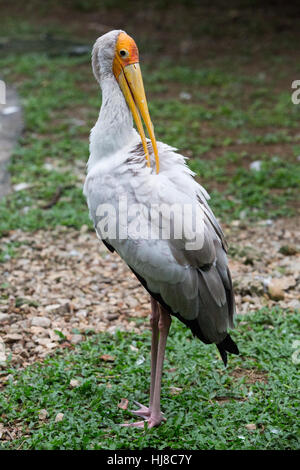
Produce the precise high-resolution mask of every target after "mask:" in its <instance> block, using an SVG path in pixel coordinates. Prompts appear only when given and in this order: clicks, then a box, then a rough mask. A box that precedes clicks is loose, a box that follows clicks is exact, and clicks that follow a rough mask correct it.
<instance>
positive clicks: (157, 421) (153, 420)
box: [121, 413, 166, 429]
mask: <svg viewBox="0 0 300 470" xmlns="http://www.w3.org/2000/svg"><path fill="white" fill-rule="evenodd" d="M164 421H166V418H165V417H164V416H163V414H162V413H160V415H158V416H154V415H153V414H152V415H151V416H149V418H145V421H136V422H135V423H124V424H121V426H123V427H134V428H143V429H144V428H145V423H147V424H148V428H149V429H151V428H154V427H156V426H160V425H161V423H163V422H164Z"/></svg>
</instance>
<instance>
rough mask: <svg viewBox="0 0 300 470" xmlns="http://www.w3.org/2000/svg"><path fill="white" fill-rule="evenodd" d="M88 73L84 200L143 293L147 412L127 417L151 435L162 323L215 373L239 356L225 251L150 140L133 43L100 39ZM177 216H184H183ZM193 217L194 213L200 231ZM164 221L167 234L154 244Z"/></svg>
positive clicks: (176, 171)
mask: <svg viewBox="0 0 300 470" xmlns="http://www.w3.org/2000/svg"><path fill="white" fill-rule="evenodd" d="M92 67H93V72H94V75H95V77H96V79H97V81H98V82H99V84H100V87H101V89H102V106H101V109H100V113H99V117H98V120H97V122H96V124H95V126H94V127H93V129H92V130H91V135H90V157H89V160H88V174H87V177H86V181H85V185H84V194H85V196H86V198H87V202H88V206H89V211H90V216H91V218H92V220H93V221H94V224H95V229H96V232H97V235H98V236H99V238H100V239H102V240H103V242H104V243H105V245H106V247H107V248H108V249H109V250H110V251H112V252H113V251H116V252H117V253H118V254H119V255H120V257H121V258H122V259H123V260H124V261H125V262H126V263H127V265H128V266H129V268H130V269H131V270H132V271H133V273H134V274H135V275H136V277H137V278H138V280H139V281H140V282H141V284H142V285H143V286H144V287H145V289H146V290H147V291H148V292H149V294H150V299H151V317H150V324H151V329H152V342H151V386H150V404H149V407H146V406H144V405H140V404H138V406H140V408H139V409H138V410H136V411H133V413H135V414H136V415H138V416H141V417H142V418H143V420H146V421H147V422H148V427H149V428H151V427H153V426H158V425H160V424H161V423H162V422H163V421H165V418H164V416H163V413H162V412H161V409H160V394H161V376H162V369H163V361H164V354H165V347H166V341H167V336H168V332H169V328H170V324H171V316H173V315H174V316H175V317H177V318H178V319H179V320H181V321H182V322H183V323H184V324H185V325H186V326H187V327H189V328H190V329H191V330H192V332H193V334H194V335H195V336H197V337H198V338H199V339H200V340H201V341H203V342H204V343H207V344H209V343H215V344H216V345H217V347H218V349H219V351H220V353H221V357H222V359H223V362H224V363H225V365H226V363H227V352H230V353H233V354H238V352H239V351H238V348H237V346H236V344H235V343H234V342H233V340H232V339H231V337H230V335H229V334H228V332H227V330H228V328H229V327H233V316H234V313H235V302H234V294H233V288H232V282H231V276H230V272H229V269H228V264H227V257H226V249H227V246H226V241H225V239H224V235H223V233H222V230H221V228H220V225H219V223H218V222H217V220H216V218H215V216H214V215H213V213H212V211H211V209H210V207H209V205H208V203H207V200H208V199H209V196H208V194H207V192H206V191H205V189H204V188H203V187H202V186H200V185H199V184H198V183H197V182H196V181H195V179H194V178H193V176H194V174H193V172H192V171H191V170H190V169H189V167H188V166H187V165H186V163H185V157H183V156H182V155H180V154H178V153H177V152H176V149H174V148H172V147H170V146H169V145H166V144H163V143H161V142H157V141H156V139H155V135H154V130H153V126H152V123H151V121H150V115H149V111H148V106H147V100H146V96H145V92H144V86H143V80H142V74H141V70H140V66H139V55H138V48H137V46H136V44H135V42H134V40H133V39H132V38H131V37H130V36H128V35H127V34H126V33H125V32H124V31H121V30H114V31H110V32H109V33H107V34H104V35H103V36H101V37H100V38H98V39H97V41H96V43H95V45H94V47H93V52H92ZM132 117H133V118H134V121H135V124H136V127H137V129H138V132H137V131H136V130H135V129H134V127H133V119H132ZM142 120H143V121H144V124H145V126H146V128H147V131H148V134H149V137H150V140H149V139H147V138H146V137H145V133H144V128H143V124H142ZM162 207H163V208H166V207H171V209H172V210H171V211H169V212H168V210H165V211H164V209H162ZM185 207H190V211H188V213H189V214H190V215H191V217H185V218H184V217H183V215H182V214H183V213H184V210H183V209H184V208H185ZM132 208H134V209H132ZM137 208H138V209H137ZM166 213H167V216H166ZM153 214H155V216H154V215H153ZM195 214H196V215H197V214H198V215H199V214H200V219H201V220H200V225H198V222H197V221H196V222H195ZM198 215H197V217H198ZM137 220H138V222H137ZM166 220H167V221H168V223H169V225H170V227H171V228H170V229H169V232H168V231H167V233H168V236H163V235H162V232H163V229H164V228H165V222H166ZM177 221H180V222H181V224H182V225H180V227H181V230H179V232H178V231H176V230H177V228H176V229H175V226H176V223H177ZM111 222H112V223H111ZM153 226H154V228H155V229H157V230H153ZM176 227H177V226H176ZM195 227H196V228H195ZM129 228H130V230H129ZM200 232H201V233H200ZM153 233H154V235H155V236H153ZM164 233H165V232H164ZM178 233H180V236H178ZM157 234H158V236H157ZM192 235H193V236H194V238H193V236H192ZM192 239H193V241H192V242H191V240H192ZM195 240H196V242H195ZM193 243H195V244H194V245H193ZM136 403H137V402H136ZM144 423H145V421H138V422H135V423H130V424H127V425H130V426H137V427H143V426H144Z"/></svg>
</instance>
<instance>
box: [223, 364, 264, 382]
mask: <svg viewBox="0 0 300 470" xmlns="http://www.w3.org/2000/svg"><path fill="white" fill-rule="evenodd" d="M229 374H230V375H232V376H233V377H235V378H236V379H242V378H244V377H245V382H246V384H254V383H256V382H263V383H268V374H267V373H266V372H264V371H259V370H257V369H243V368H240V367H237V368H236V369H234V370H233V371H232V372H230V373H229Z"/></svg>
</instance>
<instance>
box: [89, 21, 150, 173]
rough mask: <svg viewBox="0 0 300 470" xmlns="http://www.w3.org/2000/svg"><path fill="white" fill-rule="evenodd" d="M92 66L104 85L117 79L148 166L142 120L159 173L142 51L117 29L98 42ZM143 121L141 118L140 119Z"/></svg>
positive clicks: (147, 153) (94, 49)
mask: <svg viewBox="0 0 300 470" xmlns="http://www.w3.org/2000/svg"><path fill="white" fill-rule="evenodd" d="M92 66H93V72H94V75H95V77H96V79H97V80H98V81H99V83H100V84H101V82H102V80H104V79H105V77H111V76H114V77H115V79H116V80H117V82H118V83H119V86H120V88H121V90H122V93H123V95H124V97H125V99H126V102H127V104H128V107H129V109H130V111H131V113H132V116H133V118H134V121H135V123H136V126H137V129H138V131H139V134H140V136H141V139H142V143H143V148H144V152H145V157H146V160H147V165H148V166H150V157H149V152H148V148H147V141H146V137H145V132H144V127H143V124H142V119H143V121H144V123H145V126H146V128H147V131H148V134H149V137H150V139H151V143H152V147H153V152H154V155H155V161H156V172H157V173H158V172H159V157H158V150H157V143H156V139H155V135H154V130H153V125H152V122H151V119H150V114H149V110H148V105H147V99H146V95H145V90H144V84H143V78H142V73H141V69H140V64H139V51H138V48H137V45H136V43H135V41H134V40H133V39H132V38H131V37H130V36H128V34H126V33H125V32H124V31H121V30H114V31H110V32H109V33H106V34H104V35H103V36H101V37H100V38H98V39H97V41H96V43H95V45H94V47H93V52H92ZM141 118H142V119H141Z"/></svg>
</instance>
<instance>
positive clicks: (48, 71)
mask: <svg viewBox="0 0 300 470" xmlns="http://www.w3.org/2000/svg"><path fill="white" fill-rule="evenodd" d="M174 2H175V0H173V2H172V8H171V3H170V1H169V0H164V1H163V0H155V1H154V2H152V3H153V5H152V4H151V5H149V6H147V7H141V5H140V2H139V4H137V3H136V2H127V1H126V0H122V2H120V1H119V0H105V1H104V2H102V3H103V6H102V7H101V8H100V9H99V7H98V2H94V0H89V1H86V0H85V1H81V0H76V1H71V0H70V1H69V2H64V4H62V3H61V2H60V3H59V2H57V1H55V0H50V1H49V2H45V3H43V4H42V3H41V2H37V1H36V0H29V1H28V2H26V5H25V4H23V3H22V5H21V7H20V2H18V0H17V1H16V2H14V4H10V5H9V4H8V3H7V5H4V6H3V9H2V10H1V12H2V20H1V21H2V24H1V33H0V78H1V79H4V80H5V81H7V83H9V84H10V85H13V86H15V87H16V88H17V90H18V92H19V94H20V97H21V101H22V105H23V109H24V132H23V134H22V137H21V139H20V142H19V145H18V146H17V148H16V149H15V152H14V154H13V157H12V160H11V165H10V172H11V179H12V193H11V194H10V195H8V196H7V197H6V198H5V199H2V200H1V201H0V236H1V237H2V239H1V244H0V262H1V270H2V273H3V280H2V279H1V283H0V296H1V297H0V323H1V329H0V332H1V334H2V335H4V340H2V339H1V338H0V357H2V358H3V355H5V354H6V353H7V354H6V356H7V357H5V361H4V362H2V363H1V365H0V367H1V369H0V370H1V372H0V387H1V393H0V447H1V448H3V449H115V448H130V449H142V448H144V447H154V448H158V449H160V448H168V447H169V448H172V449H176V448H177V449H179V448H181V449H297V448H299V428H297V424H296V423H297V421H296V418H297V416H296V411H297V407H299V401H298V400H299V390H298V387H299V381H297V376H296V368H297V364H298V349H297V348H298V347H299V346H297V345H298V343H297V340H298V337H297V331H299V320H298V318H297V317H296V308H297V306H299V302H297V299H296V290H297V285H298V284H297V283H298V282H299V280H298V278H297V272H296V271H297V269H298V268H297V266H298V264H297V258H296V255H297V251H298V250H297V247H296V246H295V235H296V226H297V224H296V220H293V221H292V222H291V224H290V222H288V223H285V220H282V221H278V222H277V221H276V223H274V222H273V221H274V220H275V219H276V218H278V217H287V216H296V215H297V214H298V207H297V189H298V188H297V186H298V183H299V178H300V176H299V155H300V134H299V123H300V105H298V106H297V105H294V104H292V102H291V91H292V90H291V83H292V81H293V80H295V79H299V74H300V65H299V64H300V60H298V59H299V57H298V56H299V50H297V49H295V44H297V43H299V40H300V38H299V34H300V31H299V27H298V22H297V18H298V17H299V11H298V9H297V8H296V7H293V6H286V7H285V8H284V7H281V6H279V5H275V4H273V3H272V5H271V6H270V7H268V6H261V5H260V3H259V2H257V5H256V6H257V8H256V10H254V9H253V2H252V4H251V5H249V4H248V2H239V1H236V2H232V5H233V6H232V7H231V8H228V5H227V3H226V4H225V3H224V2H222V1H221V0H219V2H218V5H216V4H211V5H209V4H207V5H206V4H205V2H204V3H203V2H201V5H198V2H195V1H193V0H186V1H185V2H180V1H179V0H176V8H173V6H174ZM254 3H255V2H254ZM1 8H2V7H1ZM20 11H22V17H20ZM115 28H123V29H125V30H126V31H127V32H128V33H129V34H131V35H132V36H133V37H134V38H135V39H136V41H137V43H138V45H139V49H140V56H141V66H142V71H143V76H144V82H145V88H146V93H147V97H148V100H149V108H150V113H151V118H152V121H153V122H154V124H155V131H156V135H157V138H158V140H162V141H165V142H167V143H169V144H171V145H173V146H175V147H177V148H178V149H179V151H180V152H182V153H183V154H184V155H186V156H187V157H189V165H190V166H191V168H192V169H193V170H194V171H195V173H196V175H197V176H196V177H197V178H198V180H199V182H200V183H201V184H203V185H204V186H205V187H206V189H207V190H208V191H209V193H210V194H211V196H212V199H211V206H212V208H213V209H214V211H215V213H216V215H217V217H218V218H220V219H221V221H222V222H223V223H224V225H225V228H226V233H227V234H228V238H229V240H228V241H229V245H230V257H231V269H232V272H233V274H234V282H235V286H236V290H237V301H238V306H239V308H240V309H241V310H242V312H243V313H244V312H245V311H248V310H249V311H255V310H257V312H256V313H252V314H251V315H246V316H241V317H240V318H239V319H238V325H237V330H236V332H235V333H234V337H235V340H236V341H237V343H238V344H239V347H240V350H241V356H240V357H231V358H230V364H229V367H228V369H227V370H225V369H224V368H223V367H222V363H221V361H220V359H219V358H218V356H217V353H216V350H215V348H214V347H213V346H208V347H205V346H204V345H202V344H201V343H200V342H197V341H195V340H193V339H192V338H191V335H190V333H189V332H188V331H187V330H186V329H184V328H183V326H182V325H180V324H179V323H178V322H177V321H176V320H175V321H174V323H173V326H172V331H171V335H170V340H169V342H168V347H167V359H166V365H165V375H164V379H163V396H162V407H163V410H164V411H165V414H166V416H167V418H168V420H167V422H166V423H165V424H164V425H163V426H162V427H161V428H159V429H153V430H151V431H148V430H145V431H141V430H134V429H123V428H120V427H119V424H120V423H121V422H123V421H130V420H133V419H134V418H132V417H131V416H130V414H129V412H128V409H130V408H131V407H133V406H134V405H133V400H134V399H136V400H138V401H140V402H143V403H146V401H147V397H148V390H149V372H150V370H149V360H148V359H149V348H150V333H149V331H145V332H144V333H143V332H142V330H143V325H144V324H145V322H147V320H146V318H144V317H146V316H147V309H148V303H147V302H148V300H147V299H146V295H145V294H142V292H141V290H138V289H137V285H136V281H133V280H132V279H131V278H130V277H129V275H128V274H126V271H124V268H123V267H121V263H119V262H118V261H116V260H115V259H114V258H112V257H109V256H107V255H103V253H102V254H98V252H97V255H95V256H93V255H92V253H94V251H93V250H94V249H95V247H94V241H93V240H92V235H91V233H89V230H90V229H92V227H91V224H90V221H89V218H88V211H87V207H86V202H85V200H84V198H83V195H82V185H83V181H84V178H85V164H86V161H87V158H88V136H89V131H90V128H91V127H92V126H93V125H94V122H95V120H96V118H97V114H98V111H99V108H100V105H101V96H100V92H99V89H98V86H97V84H96V82H95V80H94V77H93V75H92V71H91V65H90V53H89V52H88V53H84V54H82V55H80V56H79V57H73V56H71V55H70V53H69V52H68V48H69V45H70V43H69V41H70V40H71V41H73V42H74V43H76V44H78V43H81V44H84V45H85V46H86V45H88V46H89V47H90V48H91V47H92V44H93V43H94V41H95V39H96V38H97V37H98V36H99V35H101V34H103V33H105V32H106V31H108V30H110V29H115ZM20 183H22V186H21V188H22V189H21V190H20ZM277 223H278V225H277ZM259 224H261V225H259ZM272 224H273V225H272ZM272 227H273V229H272ZM277 227H278V232H277ZM274 230H276V235H275V234H274ZM50 233H51V236H50ZM93 236H94V235H93ZM51 249H52V251H51ZM98 255H99V262H98V261H97V260H96V261H95V260H94V261H92V260H91V258H96V257H97V256H98ZM273 255H274V256H273ZM93 263H94V264H93ZM29 267H30V268H29ZM99 268H100V269H99ZM87 269H88V271H89V276H85V273H86V270H87ZM31 274H32V275H31ZM127 276H128V277H127ZM112 277H113V282H112V283H111V284H109V279H110V278H112ZM274 278H275V281H276V282H277V288H278V280H279V281H280V282H281V284H280V282H279V287H280V288H279V290H278V289H277V292H275V294H276V295H275V294H274V292H273V294H271V292H270V291H269V292H268V288H269V287H268V286H270V282H271V281H272V280H274ZM99 279H100V280H99ZM100 284H101V288H100V289H99V285H100ZM125 284H126V285H125ZM121 290H122V295H121ZM129 290H130V293H129V294H128V292H129ZM71 291H72V292H71ZM133 292H134V293H135V294H133ZM272 296H273V297H272ZM274 299H275V300H274ZM129 300H130V302H129ZM276 302H278V306H279V307H280V308H276V307H275V306H274V304H275V303H276ZM262 305H266V307H265V308H263V309H261V307H262ZM50 307H51V308H50ZM97 309H98V310H97ZM1 315H2V316H1ZM97 315H98V316H99V322H97ZM32 318H38V321H37V320H35V323H40V326H38V325H37V324H34V323H32ZM41 318H43V322H44V325H43V326H41ZM45 318H46V320H45ZM45 321H46V323H45ZM130 322H131V323H132V325H131V327H130V328H129V329H131V332H129V331H117V326H118V325H119V326H120V324H121V323H124V325H125V326H126V328H127V325H128V324H129V323H130ZM108 323H111V326H112V328H111V330H110V331H111V334H109V333H99V332H102V331H104V330H107V329H108V330H109V327H108ZM126 328H125V329H126ZM297 328H298V330H297ZM112 333H114V334H112ZM73 337H77V339H76V341H75V340H74V341H73ZM79 337H81V338H80V340H79V339H78V338H79ZM82 339H85V341H82ZM77 340H78V342H79V343H80V344H78V345H77V346H75V343H76V342H77ZM1 348H2V349H1ZM3 348H4V349H3ZM49 351H50V352H51V356H50V355H49V356H48V352H49ZM1 354H2V356H1ZM33 360H34V361H37V362H36V363H35V364H33V365H30V366H29V367H25V366H27V365H28V363H31V362H32V361H33ZM122 398H123V401H121V400H122ZM127 399H128V400H129V403H128V404H127V401H126V400H127ZM118 404H119V405H120V407H118ZM123 408H127V409H123ZM297 433H298V434H297Z"/></svg>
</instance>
